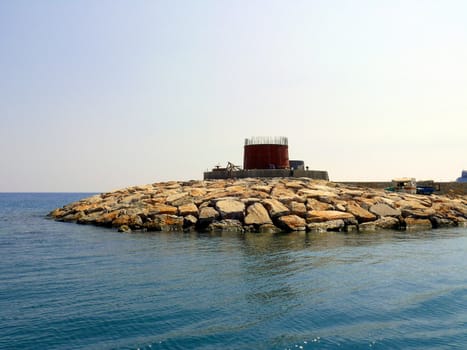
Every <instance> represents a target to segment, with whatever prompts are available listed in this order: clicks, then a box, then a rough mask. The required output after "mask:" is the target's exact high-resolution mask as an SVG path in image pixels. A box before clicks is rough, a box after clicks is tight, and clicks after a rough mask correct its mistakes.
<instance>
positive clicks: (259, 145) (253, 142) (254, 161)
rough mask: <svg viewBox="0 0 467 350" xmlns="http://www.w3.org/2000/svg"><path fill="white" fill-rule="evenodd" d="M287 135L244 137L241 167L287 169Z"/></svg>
mask: <svg viewBox="0 0 467 350" xmlns="http://www.w3.org/2000/svg"><path fill="white" fill-rule="evenodd" d="M288 168H289V146H288V140H287V137H252V138H250V139H245V149H244V153H243V169H288Z"/></svg>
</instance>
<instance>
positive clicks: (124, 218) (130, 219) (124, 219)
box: [112, 214, 143, 228]
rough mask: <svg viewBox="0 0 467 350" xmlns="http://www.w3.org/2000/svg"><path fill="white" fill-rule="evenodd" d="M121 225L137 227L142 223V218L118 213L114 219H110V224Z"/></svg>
mask: <svg viewBox="0 0 467 350" xmlns="http://www.w3.org/2000/svg"><path fill="white" fill-rule="evenodd" d="M122 225H127V226H129V227H131V228H138V227H141V226H142V225H143V220H142V219H141V217H140V216H139V215H127V214H124V215H120V216H119V217H117V218H116V219H115V220H113V221H112V226H114V227H120V226H122Z"/></svg>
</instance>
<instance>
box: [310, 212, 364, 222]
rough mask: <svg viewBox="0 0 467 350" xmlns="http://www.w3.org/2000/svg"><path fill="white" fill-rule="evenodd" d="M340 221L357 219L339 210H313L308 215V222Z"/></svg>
mask: <svg viewBox="0 0 467 350" xmlns="http://www.w3.org/2000/svg"><path fill="white" fill-rule="evenodd" d="M339 219H342V220H346V219H355V217H354V216H353V215H352V214H350V213H346V212H342V211H338V210H311V211H309V212H308V213H307V221H308V222H323V221H329V220H339Z"/></svg>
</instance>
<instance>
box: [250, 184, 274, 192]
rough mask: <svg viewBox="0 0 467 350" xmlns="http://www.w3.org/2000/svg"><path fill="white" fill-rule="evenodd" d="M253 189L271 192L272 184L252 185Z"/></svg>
mask: <svg viewBox="0 0 467 350" xmlns="http://www.w3.org/2000/svg"><path fill="white" fill-rule="evenodd" d="M251 189H252V190H254V191H259V192H264V193H267V194H269V193H271V189H272V186H266V185H254V186H251Z"/></svg>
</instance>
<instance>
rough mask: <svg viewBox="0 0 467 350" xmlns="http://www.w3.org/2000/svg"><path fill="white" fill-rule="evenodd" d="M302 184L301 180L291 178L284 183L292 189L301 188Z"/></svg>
mask: <svg viewBox="0 0 467 350" xmlns="http://www.w3.org/2000/svg"><path fill="white" fill-rule="evenodd" d="M304 186H305V184H304V183H303V182H301V181H297V180H296V181H294V180H291V181H288V182H286V183H285V187H287V188H292V189H294V190H301V189H302V188H303V187H304Z"/></svg>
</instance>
